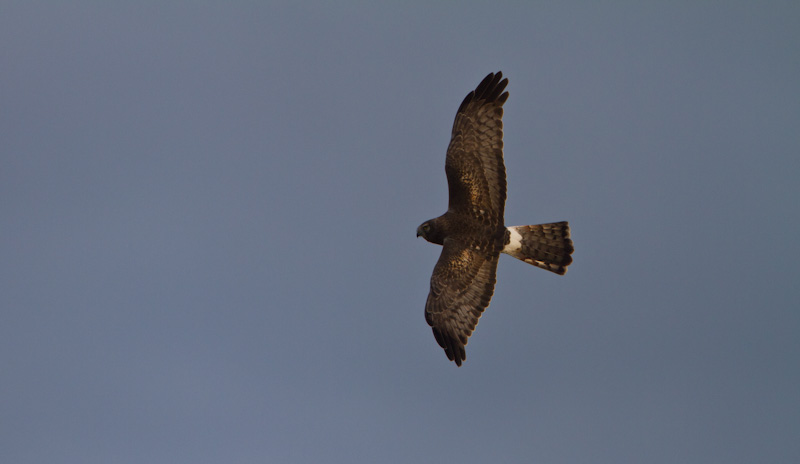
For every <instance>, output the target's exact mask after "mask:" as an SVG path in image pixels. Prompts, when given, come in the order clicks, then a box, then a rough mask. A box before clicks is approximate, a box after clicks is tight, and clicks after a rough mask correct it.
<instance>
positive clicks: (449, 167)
mask: <svg viewBox="0 0 800 464" xmlns="http://www.w3.org/2000/svg"><path fill="white" fill-rule="evenodd" d="M502 77H503V76H502V73H500V72H498V73H497V74H494V73H492V74H489V75H488V76H486V78H485V79H484V80H483V81H482V82H481V83H480V84H479V85H478V87H477V88H476V89H475V90H474V91H473V92H470V93H469V94H468V95H467V96H466V98H464V101H463V102H462V103H461V106H460V107H459V109H458V111H457V113H456V118H455V122H454V123H453V132H452V136H451V139H450V145H449V147H448V149H447V158H446V161H445V172H446V174H447V183H448V191H449V196H450V200H449V206H448V209H447V212H446V213H445V214H443V215H442V216H439V217H438V218H435V219H431V220H429V221H426V222H424V223H423V224H422V225H420V226H419V227H418V228H417V236H418V237H420V236H421V237H423V238H425V239H426V240H427V241H429V242H431V243H435V244H438V245H442V247H443V248H442V254H441V256H440V257H439V261H438V262H437V263H436V266H435V267H434V269H433V275H432V276H431V289H430V293H429V294H428V300H427V302H426V304H425V320H426V321H427V322H428V324H429V325H430V326H431V327H432V329H433V334H434V337H436V341H437V342H438V343H439V346H441V347H442V348H444V350H445V354H446V355H447V357H448V359H450V360H451V361H454V362H455V363H456V364H457V365H459V366H460V365H461V363H462V361H464V360H465V359H466V351H465V345H466V344H467V339H468V338H469V336H470V335H471V334H472V332H473V330H474V329H475V326H476V325H477V324H478V319H479V318H480V316H481V314H482V313H483V310H484V309H486V307H488V306H489V302H490V301H491V298H492V294H493V293H494V285H495V279H496V270H497V261H498V259H499V257H500V253H506V254H509V255H511V256H513V257H515V258H517V259H520V260H522V261H525V262H527V263H529V264H533V265H535V266H537V267H541V268H543V269H547V270H549V271H552V272H555V273H557V274H564V273H565V272H566V269H567V266H568V265H569V264H570V263H571V262H572V257H571V256H570V255H571V254H572V251H573V247H572V240H571V239H570V238H569V225H568V224H567V223H566V222H558V223H552V224H541V225H532V226H513V227H506V226H505V225H504V218H503V215H504V209H505V201H506V170H505V164H504V162H503V122H502V117H503V108H502V106H503V103H505V101H506V99H507V98H508V92H504V90H505V87H506V85H507V84H508V80H507V79H503V78H502Z"/></svg>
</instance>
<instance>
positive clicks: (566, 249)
mask: <svg viewBox="0 0 800 464" xmlns="http://www.w3.org/2000/svg"><path fill="white" fill-rule="evenodd" d="M507 229H508V232H509V233H508V239H507V243H506V245H505V247H504V248H503V253H506V254H508V255H511V256H513V257H515V258H517V259H519V260H522V261H525V262H526V263H528V264H533V265H534V266H536V267H540V268H542V269H546V270H548V271H551V272H555V273H556V274H562V275H563V274H565V273H566V272H567V266H569V265H570V263H572V256H570V255H572V252H573V251H575V249H574V248H573V247H572V240H571V239H570V238H569V223H567V222H554V223H552V224H538V225H533V226H511V227H508V228H507Z"/></svg>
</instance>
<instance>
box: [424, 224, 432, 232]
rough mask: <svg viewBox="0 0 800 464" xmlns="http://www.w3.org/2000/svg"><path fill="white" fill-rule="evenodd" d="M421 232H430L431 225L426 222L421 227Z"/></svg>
mask: <svg viewBox="0 0 800 464" xmlns="http://www.w3.org/2000/svg"><path fill="white" fill-rule="evenodd" d="M422 230H424V231H425V232H428V231H429V230H431V225H430V224H428V223H427V222H426V223H425V224H423V225H422Z"/></svg>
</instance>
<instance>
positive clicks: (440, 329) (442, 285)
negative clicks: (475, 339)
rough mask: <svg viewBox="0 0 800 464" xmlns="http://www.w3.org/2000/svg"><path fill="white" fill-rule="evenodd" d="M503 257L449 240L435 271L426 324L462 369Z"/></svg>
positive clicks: (489, 298)
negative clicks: (469, 341)
mask: <svg viewBox="0 0 800 464" xmlns="http://www.w3.org/2000/svg"><path fill="white" fill-rule="evenodd" d="M499 256H500V255H499V253H493V254H489V253H486V254H484V253H481V252H479V251H477V250H474V249H473V248H471V247H469V246H467V245H465V244H462V243H460V242H458V241H455V240H453V239H445V241H444V246H443V247H442V255H441V256H439V261H438V262H437V263H436V266H435V267H434V268H433V275H432V276H431V291H430V293H429V294H428V301H427V302H426V303H425V320H426V321H427V322H428V325H430V326H431V327H432V328H433V336H434V337H436V341H437V342H438V343H439V346H441V347H442V348H444V352H445V354H446V355H447V358H448V359H449V360H451V361H455V363H456V364H457V365H459V366H460V365H461V362H462V361H464V360H465V359H467V354H466V351H465V349H464V345H466V344H467V339H468V338H469V336H470V335H472V331H473V330H475V326H476V325H478V319H479V318H480V317H481V313H483V310H484V309H486V307H487V306H489V301H491V299H492V294H493V293H494V284H495V281H496V271H497V260H498V258H499Z"/></svg>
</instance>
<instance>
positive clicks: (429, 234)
mask: <svg viewBox="0 0 800 464" xmlns="http://www.w3.org/2000/svg"><path fill="white" fill-rule="evenodd" d="M437 219H438V218H437ZM437 219H431V220H430V221H425V222H423V223H422V224H420V226H419V227H417V237H422V238H424V239H425V240H427V241H429V242H431V243H436V244H437V245H441V244H442V243H443V242H444V237H442V231H441V227H438V223H437Z"/></svg>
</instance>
